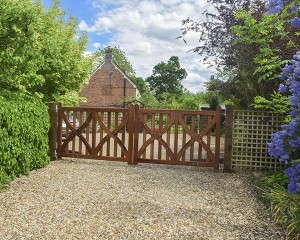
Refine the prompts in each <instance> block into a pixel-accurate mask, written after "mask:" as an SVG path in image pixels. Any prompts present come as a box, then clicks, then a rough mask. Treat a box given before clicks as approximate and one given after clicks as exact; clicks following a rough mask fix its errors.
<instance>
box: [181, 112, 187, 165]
mask: <svg viewBox="0 0 300 240" xmlns="http://www.w3.org/2000/svg"><path fill="white" fill-rule="evenodd" d="M183 120H184V122H185V123H186V121H187V116H186V115H184V117H183ZM184 144H186V131H185V130H184V128H182V146H184ZM185 155H186V154H185V152H184V153H183V155H182V161H183V162H185V160H186V159H185Z"/></svg>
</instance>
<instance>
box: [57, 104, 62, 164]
mask: <svg viewBox="0 0 300 240" xmlns="http://www.w3.org/2000/svg"><path fill="white" fill-rule="evenodd" d="M57 107H58V109H57V110H58V113H57V115H58V123H57V125H58V126H57V138H58V140H57V145H58V146H57V158H58V159H61V153H62V152H61V149H60V148H61V146H62V115H63V110H62V103H58V105H57Z"/></svg>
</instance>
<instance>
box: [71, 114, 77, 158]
mask: <svg viewBox="0 0 300 240" xmlns="http://www.w3.org/2000/svg"><path fill="white" fill-rule="evenodd" d="M72 117H73V124H72V126H73V127H74V128H75V129H77V127H76V122H77V111H73V115H72ZM75 152H76V137H74V138H73V140H72V153H73V154H75Z"/></svg>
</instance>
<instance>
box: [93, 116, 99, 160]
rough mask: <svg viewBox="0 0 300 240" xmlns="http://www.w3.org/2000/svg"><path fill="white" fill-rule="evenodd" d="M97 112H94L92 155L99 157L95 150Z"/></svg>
mask: <svg viewBox="0 0 300 240" xmlns="http://www.w3.org/2000/svg"><path fill="white" fill-rule="evenodd" d="M97 115H98V114H97V112H96V111H93V125H92V154H93V155H97V153H96V152H95V148H96V134H97V119H98V116H97Z"/></svg>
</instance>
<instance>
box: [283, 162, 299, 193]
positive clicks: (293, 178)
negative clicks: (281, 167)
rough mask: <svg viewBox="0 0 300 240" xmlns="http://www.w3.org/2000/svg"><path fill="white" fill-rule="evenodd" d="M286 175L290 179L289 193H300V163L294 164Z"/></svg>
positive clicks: (287, 170) (286, 171)
mask: <svg viewBox="0 0 300 240" xmlns="http://www.w3.org/2000/svg"><path fill="white" fill-rule="evenodd" d="M284 173H285V174H286V175H287V176H288V177H289V179H290V183H289V185H288V191H289V193H297V192H299V191H300V163H299V162H294V163H293V164H292V165H291V166H290V167H289V168H287V169H286V170H285V171H284Z"/></svg>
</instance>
